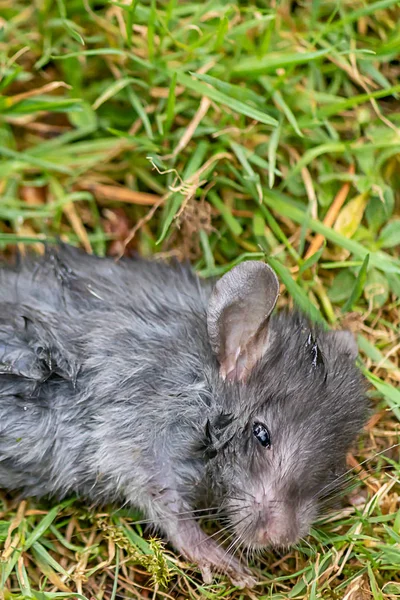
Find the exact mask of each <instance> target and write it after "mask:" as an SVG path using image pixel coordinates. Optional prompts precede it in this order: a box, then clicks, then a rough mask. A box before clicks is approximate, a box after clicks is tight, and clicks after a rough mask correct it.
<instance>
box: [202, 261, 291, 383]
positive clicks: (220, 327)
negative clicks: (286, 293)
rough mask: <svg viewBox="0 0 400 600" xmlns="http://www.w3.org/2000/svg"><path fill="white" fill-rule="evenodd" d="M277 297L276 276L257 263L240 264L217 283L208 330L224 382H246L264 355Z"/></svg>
mask: <svg viewBox="0 0 400 600" xmlns="http://www.w3.org/2000/svg"><path fill="white" fill-rule="evenodd" d="M278 295H279V282H278V278H277V276H276V275H275V273H274V271H273V270H272V269H271V267H269V266H268V265H266V264H265V263H262V262H258V261H253V260H251V261H246V262H243V263H240V264H239V265H237V266H236V267H234V268H233V269H231V271H229V272H228V273H226V274H225V275H224V276H223V277H222V278H221V279H220V280H219V281H218V282H217V284H216V286H215V288H214V290H213V292H212V295H211V298H210V302H209V305H208V311H207V327H208V335H209V339H210V343H211V347H212V349H213V351H214V352H215V354H216V356H217V358H218V361H219V364H220V373H221V376H222V377H223V378H224V379H225V378H228V379H230V380H235V381H245V380H246V379H247V377H248V376H249V375H250V373H251V371H252V369H253V367H254V365H255V364H256V362H257V361H258V360H259V359H260V358H261V357H262V355H263V354H264V352H265V348H266V342H267V334H268V327H267V325H268V318H269V316H270V314H271V312H272V311H273V309H274V306H275V304H276V301H277V299H278Z"/></svg>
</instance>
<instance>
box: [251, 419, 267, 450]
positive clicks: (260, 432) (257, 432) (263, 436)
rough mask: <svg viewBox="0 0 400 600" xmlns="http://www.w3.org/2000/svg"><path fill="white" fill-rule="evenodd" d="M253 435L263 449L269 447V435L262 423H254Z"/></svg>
mask: <svg viewBox="0 0 400 600" xmlns="http://www.w3.org/2000/svg"><path fill="white" fill-rule="evenodd" d="M253 434H254V436H255V437H256V438H257V440H258V441H259V442H260V444H261V446H264V448H270V447H271V435H270V433H269V431H268V429H267V428H266V426H265V425H263V424H262V423H254V425H253Z"/></svg>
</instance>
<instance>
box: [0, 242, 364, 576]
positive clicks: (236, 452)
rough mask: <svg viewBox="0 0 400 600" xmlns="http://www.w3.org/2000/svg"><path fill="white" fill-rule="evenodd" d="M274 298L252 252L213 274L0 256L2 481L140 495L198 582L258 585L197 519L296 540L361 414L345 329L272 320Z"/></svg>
mask: <svg viewBox="0 0 400 600" xmlns="http://www.w3.org/2000/svg"><path fill="white" fill-rule="evenodd" d="M278 294H279V284H278V280H277V278H276V275H275V273H274V272H273V271H272V269H271V268H270V267H268V265H266V264H264V263H262V262H258V261H247V262H243V263H241V264H239V265H238V266H236V267H234V268H233V269H232V270H231V271H229V272H228V273H227V274H226V275H224V276H223V277H222V278H221V279H220V280H219V281H217V282H214V281H207V280H201V279H200V278H198V277H197V276H196V275H195V274H194V273H193V272H192V271H191V269H190V268H189V267H184V266H182V265H172V266H171V265H167V264H164V263H159V262H154V261H147V260H143V259H123V260H121V261H120V262H118V263H116V262H114V261H113V260H112V259H109V258H98V257H93V256H89V255H86V254H84V253H83V252H81V251H79V250H76V249H74V248H72V247H69V246H66V245H60V246H54V247H49V248H47V250H46V253H45V255H44V256H43V257H37V258H32V257H29V258H27V259H22V260H20V261H19V262H18V264H17V265H15V266H9V265H3V266H2V268H1V269H0V487H2V488H5V489H8V490H18V491H19V492H21V493H22V494H23V495H24V496H26V497H27V496H33V497H43V496H50V497H51V496H54V497H57V498H63V497H65V496H67V495H69V494H76V495H78V496H79V497H81V498H83V499H87V500H88V501H90V502H96V503H99V504H102V503H109V502H114V503H116V504H117V505H118V504H119V503H121V504H122V503H124V504H129V505H132V506H134V507H137V508H139V509H141V510H142V511H143V512H144V514H145V515H146V518H147V519H149V520H150V521H151V522H152V523H153V524H154V525H156V526H157V527H158V528H159V530H160V531H161V532H162V533H163V534H164V535H165V536H166V538H167V539H168V540H169V541H170V542H171V543H172V544H173V545H174V546H175V548H176V549H177V550H178V551H179V552H181V553H182V554H183V555H184V556H185V558H186V559H188V560H190V561H193V562H195V563H196V564H197V565H198V566H199V568H200V569H201V571H202V574H203V578H204V580H205V581H206V582H209V581H211V578H212V572H213V571H214V570H218V571H222V572H225V573H227V574H228V575H229V576H230V578H231V580H232V581H233V583H235V584H237V585H239V586H241V587H244V586H251V585H252V584H253V583H254V579H253V577H252V575H251V573H250V572H249V570H248V568H247V567H246V566H245V565H243V564H241V563H240V562H239V560H238V559H237V558H236V557H234V556H233V555H231V554H229V553H227V551H226V549H225V548H223V547H222V546H220V545H219V544H218V543H217V542H216V541H215V539H213V538H211V537H209V536H207V534H206V533H205V532H204V531H203V530H202V529H201V527H200V526H199V523H198V518H197V517H198V515H200V514H202V513H201V511H202V510H204V509H207V508H210V514H213V513H212V511H214V513H215V507H218V511H217V512H218V515H219V514H223V515H224V516H225V517H226V518H228V520H229V523H230V527H231V531H232V535H233V536H234V540H235V542H234V544H233V545H234V546H235V545H236V544H237V545H239V544H242V545H244V546H245V547H249V548H264V547H271V546H272V547H281V546H288V545H291V544H293V543H295V542H296V541H297V540H299V539H300V538H301V537H302V536H304V535H306V534H307V532H308V530H309V528H310V525H311V524H312V522H313V521H314V519H315V518H316V517H317V515H318V506H319V501H320V499H321V498H323V497H325V496H326V495H327V492H328V491H329V490H330V489H334V487H335V485H337V481H338V478H340V476H341V474H342V473H343V470H344V466H345V457H346V452H347V451H348V449H349V448H350V446H351V444H352V443H353V442H354V440H355V438H356V436H357V434H358V433H359V431H360V430H361V428H362V426H363V424H364V423H365V420H366V418H367V414H368V405H367V400H366V397H365V390H364V385H363V380H362V377H361V374H360V371H359V369H358V368H357V367H356V365H355V358H356V356H357V347H356V344H355V341H354V339H353V337H352V335H351V334H350V333H348V332H344V331H335V332H333V331H325V330H323V329H322V328H321V327H319V326H317V325H315V324H312V323H310V321H309V320H308V318H307V317H306V316H305V315H303V314H301V313H300V312H296V311H295V312H292V313H291V312H284V311H283V312H282V311H281V312H278V313H276V312H274V314H272V312H273V309H274V307H275V303H276V300H277V297H278ZM211 507H212V510H211ZM197 511H199V512H197ZM215 514H216V513H215Z"/></svg>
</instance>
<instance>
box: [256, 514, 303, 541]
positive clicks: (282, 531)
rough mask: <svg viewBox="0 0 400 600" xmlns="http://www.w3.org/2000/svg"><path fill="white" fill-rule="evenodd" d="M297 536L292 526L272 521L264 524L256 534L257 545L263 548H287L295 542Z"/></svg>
mask: <svg viewBox="0 0 400 600" xmlns="http://www.w3.org/2000/svg"><path fill="white" fill-rule="evenodd" d="M295 537H296V536H295V534H294V532H293V531H291V529H290V524H289V523H288V522H287V521H286V520H285V521H284V522H278V521H274V520H273V519H270V520H269V522H268V524H262V525H261V526H260V528H259V530H258V532H257V534H256V538H257V543H258V544H260V545H262V546H287V545H290V544H293V543H294V542H295Z"/></svg>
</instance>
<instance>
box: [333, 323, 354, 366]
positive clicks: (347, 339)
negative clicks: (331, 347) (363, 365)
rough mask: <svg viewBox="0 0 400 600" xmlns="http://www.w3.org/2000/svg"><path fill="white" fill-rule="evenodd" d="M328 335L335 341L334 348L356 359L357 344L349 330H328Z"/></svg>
mask: <svg viewBox="0 0 400 600" xmlns="http://www.w3.org/2000/svg"><path fill="white" fill-rule="evenodd" d="M328 336H329V337H330V339H331V340H332V341H333V342H334V343H335V345H336V348H337V349H338V350H339V352H340V353H341V354H348V356H349V357H350V358H351V359H353V360H356V358H357V356H358V346H357V342H356V339H355V337H354V335H353V334H352V333H351V331H346V330H342V331H329V332H328Z"/></svg>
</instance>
